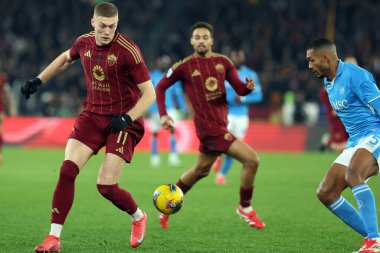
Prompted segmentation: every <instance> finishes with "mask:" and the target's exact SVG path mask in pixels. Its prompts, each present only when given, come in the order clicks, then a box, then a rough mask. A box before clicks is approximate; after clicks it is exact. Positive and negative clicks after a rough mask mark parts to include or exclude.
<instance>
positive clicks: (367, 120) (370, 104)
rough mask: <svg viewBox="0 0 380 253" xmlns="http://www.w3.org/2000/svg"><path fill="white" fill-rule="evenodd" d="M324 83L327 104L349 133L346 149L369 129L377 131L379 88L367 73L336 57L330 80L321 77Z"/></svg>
mask: <svg viewBox="0 0 380 253" xmlns="http://www.w3.org/2000/svg"><path fill="white" fill-rule="evenodd" d="M324 83H325V86H326V90H327V92H328V95H329V100H330V103H331V105H332V107H333V109H334V110H335V111H336V112H337V114H338V116H339V118H340V119H341V121H342V123H343V125H344V126H345V128H346V132H347V133H348V134H349V135H350V137H349V139H348V142H347V146H346V147H347V148H349V147H353V146H356V145H357V144H358V141H359V140H360V139H361V138H363V137H365V136H367V135H370V134H371V132H375V131H376V132H377V133H378V134H379V132H380V117H379V112H380V99H379V98H380V91H379V89H378V88H377V86H376V83H375V80H374V78H373V76H372V74H371V73H369V72H368V71H367V70H365V69H363V68H361V67H359V66H357V65H354V64H352V63H348V62H342V61H341V60H339V64H338V70H337V73H336V76H335V78H334V80H333V81H332V82H329V81H328V80H327V78H324Z"/></svg>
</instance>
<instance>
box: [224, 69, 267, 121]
mask: <svg viewBox="0 0 380 253" xmlns="http://www.w3.org/2000/svg"><path fill="white" fill-rule="evenodd" d="M238 74H239V77H240V79H241V80H242V81H243V82H244V81H245V78H246V77H251V78H252V79H253V80H254V81H255V90H253V91H252V92H251V93H250V94H248V95H247V96H244V97H242V103H236V101H235V97H236V96H237V94H236V92H235V90H234V89H233V88H232V86H231V85H230V84H229V83H228V82H227V81H226V93H227V103H228V114H230V115H236V116H243V115H248V112H249V104H250V103H259V102H261V101H262V100H263V93H262V92H261V84H260V80H259V77H258V76H257V74H256V72H255V71H253V70H251V69H250V68H248V67H247V66H245V65H242V66H241V67H240V69H239V70H238Z"/></svg>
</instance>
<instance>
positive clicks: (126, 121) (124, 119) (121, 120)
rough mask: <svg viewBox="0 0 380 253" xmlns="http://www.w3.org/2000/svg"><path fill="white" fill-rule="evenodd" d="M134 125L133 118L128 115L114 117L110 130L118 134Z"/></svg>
mask: <svg viewBox="0 0 380 253" xmlns="http://www.w3.org/2000/svg"><path fill="white" fill-rule="evenodd" d="M131 123H132V119H131V117H129V115H128V114H125V115H120V114H119V115H112V120H111V123H110V129H111V132H112V133H117V132H119V131H122V130H123V129H125V128H126V127H127V126H129V125H130V124H131Z"/></svg>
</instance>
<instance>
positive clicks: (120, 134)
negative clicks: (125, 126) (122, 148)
mask: <svg viewBox="0 0 380 253" xmlns="http://www.w3.org/2000/svg"><path fill="white" fill-rule="evenodd" d="M123 134H124V138H123V142H122V144H123V145H124V144H125V141H126V140H127V136H128V133H127V132H123V131H120V133H119V136H118V137H117V141H116V143H120V140H121V139H122V136H123Z"/></svg>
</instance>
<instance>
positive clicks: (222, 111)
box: [156, 53, 251, 139]
mask: <svg viewBox="0 0 380 253" xmlns="http://www.w3.org/2000/svg"><path fill="white" fill-rule="evenodd" d="M225 80H227V81H228V82H229V83H230V84H231V86H232V87H233V88H234V89H235V91H236V92H237V93H238V94H239V95H241V96H243V95H247V94H249V93H250V92H251V90H250V89H248V88H247V87H246V85H245V83H243V82H242V81H241V80H240V79H239V76H238V73H237V71H236V69H235V67H234V66H233V64H232V62H231V61H230V60H229V59H228V58H227V57H226V56H224V55H221V54H216V53H212V55H211V57H209V58H202V57H197V56H196V55H190V56H188V57H186V58H185V59H183V60H182V61H179V62H177V63H176V64H174V65H173V66H172V67H171V68H170V69H169V71H168V72H167V74H166V76H164V77H163V78H162V79H161V81H160V82H159V83H158V85H157V87H156V93H157V105H158V111H159V113H160V116H163V115H166V114H167V112H166V108H165V90H166V89H167V88H169V87H170V86H171V85H173V84H174V83H175V82H176V81H181V82H182V85H183V87H184V90H185V93H186V95H187V96H188V98H189V101H190V103H191V105H192V107H193V111H194V124H195V128H196V132H197V135H198V137H199V138H200V139H202V138H204V137H206V136H213V135H215V134H216V133H217V132H218V131H220V130H221V129H223V130H224V129H225V130H227V123H228V120H227V113H228V107H227V100H226V88H225V85H224V82H225ZM218 134H220V133H218Z"/></svg>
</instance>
